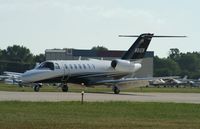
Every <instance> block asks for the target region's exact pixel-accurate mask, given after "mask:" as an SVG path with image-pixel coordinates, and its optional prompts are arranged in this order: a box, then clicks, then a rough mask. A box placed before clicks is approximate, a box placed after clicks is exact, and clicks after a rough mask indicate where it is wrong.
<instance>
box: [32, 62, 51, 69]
mask: <svg viewBox="0 0 200 129" xmlns="http://www.w3.org/2000/svg"><path fill="white" fill-rule="evenodd" d="M36 69H50V70H54V64H53V63H52V62H43V63H41V64H40V65H39V66H38V67H37V68H36Z"/></svg>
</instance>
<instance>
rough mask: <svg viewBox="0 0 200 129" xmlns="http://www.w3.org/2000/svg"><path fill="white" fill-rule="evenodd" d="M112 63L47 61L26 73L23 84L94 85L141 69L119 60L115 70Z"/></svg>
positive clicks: (131, 63)
mask: <svg viewBox="0 0 200 129" xmlns="http://www.w3.org/2000/svg"><path fill="white" fill-rule="evenodd" d="M111 62H112V61H106V60H96V59H90V60H69V61H46V62H43V63H41V64H40V66H38V67H37V68H35V69H32V70H29V71H27V72H25V73H24V74H23V75H22V78H21V79H22V83H37V82H47V83H48V82H57V83H59V82H60V83H61V82H69V83H78V84H80V83H84V84H86V85H94V84H95V83H96V82H97V81H102V80H109V79H119V78H122V77H124V76H127V75H130V74H133V73H134V72H136V71H137V70H139V69H140V68H141V64H140V63H134V62H129V61H125V60H119V63H118V64H117V66H116V68H113V67H112V66H111Z"/></svg>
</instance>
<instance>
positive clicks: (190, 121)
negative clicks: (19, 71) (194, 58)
mask: <svg viewBox="0 0 200 129" xmlns="http://www.w3.org/2000/svg"><path fill="white" fill-rule="evenodd" d="M199 128H200V105H197V104H175V103H136V102H135V103H131V102H104V103H100V102H92V103H90V102H87V103H84V104H83V105H81V104H80V102H55V103H54V102H12V101H8V102H0V129H199Z"/></svg>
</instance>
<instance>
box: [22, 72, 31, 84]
mask: <svg viewBox="0 0 200 129" xmlns="http://www.w3.org/2000/svg"><path fill="white" fill-rule="evenodd" d="M30 79H31V78H30V71H26V72H25V73H23V74H22V76H21V80H22V83H29V82H30Z"/></svg>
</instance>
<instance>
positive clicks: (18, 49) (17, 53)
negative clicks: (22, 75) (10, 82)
mask: <svg viewBox="0 0 200 129" xmlns="http://www.w3.org/2000/svg"><path fill="white" fill-rule="evenodd" d="M3 55H4V59H6V60H9V61H15V62H26V63H31V62H32V61H33V55H32V54H31V53H30V50H29V49H28V48H26V47H24V46H19V45H13V46H8V47H7V49H6V50H4V51H3Z"/></svg>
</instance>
